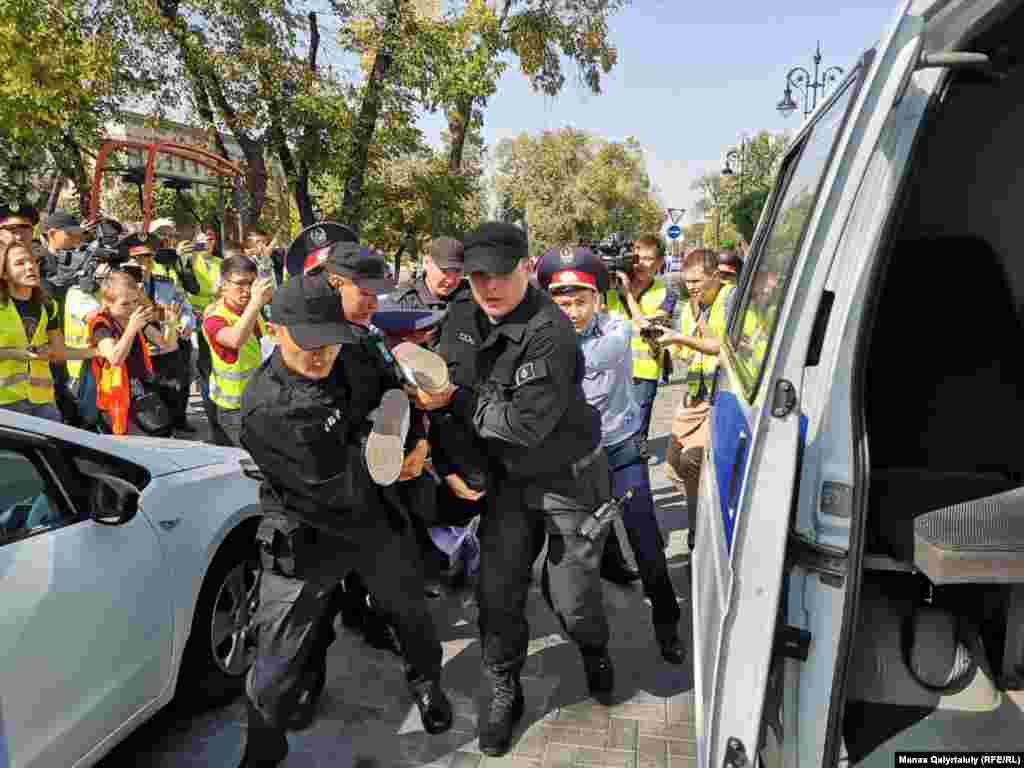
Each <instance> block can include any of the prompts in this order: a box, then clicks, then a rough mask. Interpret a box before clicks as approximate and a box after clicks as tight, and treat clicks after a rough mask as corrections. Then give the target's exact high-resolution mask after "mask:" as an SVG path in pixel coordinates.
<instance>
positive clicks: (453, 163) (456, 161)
mask: <svg viewBox="0 0 1024 768" xmlns="http://www.w3.org/2000/svg"><path fill="white" fill-rule="evenodd" d="M475 102H476V99H474V98H473V97H472V96H468V97H465V98H463V99H462V100H461V101H459V102H458V103H457V104H456V105H455V107H454V108H453V109H452V110H450V111H449V112H448V133H449V135H450V136H451V139H452V148H451V152H450V153H449V155H448V173H450V174H452V175H453V176H454V175H457V174H459V173H461V172H462V153H463V151H464V150H465V148H466V134H467V133H468V132H469V125H470V123H471V122H472V119H473V105H474V103H475Z"/></svg>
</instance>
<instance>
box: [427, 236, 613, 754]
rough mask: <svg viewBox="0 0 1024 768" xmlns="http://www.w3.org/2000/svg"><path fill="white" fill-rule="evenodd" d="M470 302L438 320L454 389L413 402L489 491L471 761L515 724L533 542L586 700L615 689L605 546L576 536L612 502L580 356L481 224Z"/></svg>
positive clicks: (517, 253) (472, 259) (521, 262)
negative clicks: (458, 438) (482, 455)
mask: <svg viewBox="0 0 1024 768" xmlns="http://www.w3.org/2000/svg"><path fill="white" fill-rule="evenodd" d="M464 244H465V261H466V272H467V273H468V274H469V279H470V284H471V287H472V295H471V296H460V297H458V298H456V299H455V300H454V301H452V303H451V304H450V305H449V307H448V316H447V318H446V319H445V322H444V325H443V327H442V330H441V336H440V339H439V345H438V352H439V353H440V354H441V355H442V356H444V357H445V358H446V359H447V360H448V363H449V369H450V375H451V380H452V386H450V387H449V389H448V390H447V391H446V392H444V393H441V394H438V395H430V394H428V393H425V392H423V391H422V390H420V391H419V392H418V393H417V400H418V402H419V404H420V405H421V407H423V408H425V409H428V410H429V409H439V408H447V409H448V410H449V411H450V412H451V413H452V414H453V417H454V418H455V419H457V420H458V421H460V422H462V423H464V424H466V425H468V426H469V427H470V428H471V429H472V431H473V432H474V433H475V434H476V435H477V436H479V437H480V438H481V439H482V443H483V445H484V447H485V450H486V452H487V455H488V456H489V457H490V458H491V459H492V463H493V469H492V471H493V473H494V478H495V479H494V482H493V484H492V485H491V486H490V487H489V490H488V493H487V495H486V496H485V497H484V498H485V499H487V509H486V512H485V513H484V514H483V517H482V519H481V525H480V530H479V536H480V548H481V561H480V575H479V582H478V586H477V599H478V602H479V608H480V618H479V623H480V636H481V644H482V647H483V663H484V672H485V674H486V675H487V676H488V677H489V678H490V679H491V680H492V682H493V695H492V698H491V701H490V704H489V708H488V712H487V713H486V714H485V716H484V717H482V718H481V721H480V734H479V735H480V749H481V751H482V752H484V754H487V755H500V754H504V753H505V752H506V751H507V750H508V748H509V744H510V741H511V737H512V730H513V728H514V727H515V724H516V722H517V721H518V720H519V718H520V717H521V716H522V714H523V691H522V686H521V684H520V681H519V673H520V670H521V669H522V666H523V663H524V662H525V660H526V648H527V642H528V639H529V627H528V625H527V622H526V616H525V613H524V612H525V608H526V597H527V591H528V587H529V583H530V571H531V566H532V564H533V562H534V560H535V559H536V557H537V555H538V554H539V553H540V551H541V549H542V547H543V544H544V540H545V537H546V538H547V541H548V556H547V562H546V563H545V566H544V574H543V583H542V586H543V591H544V595H545V598H546V599H547V601H548V604H549V605H550V606H551V608H552V610H553V611H554V612H555V614H556V615H557V616H558V618H559V620H560V621H561V623H562V626H563V627H564V629H565V631H566V633H567V634H568V635H569V636H570V637H571V638H572V639H573V640H574V641H575V642H576V644H577V645H578V646H579V648H580V651H581V652H582V654H583V661H584V667H585V670H586V673H587V682H588V685H589V688H590V691H591V694H592V695H594V696H595V697H597V698H599V699H604V698H606V697H607V695H608V694H609V693H610V692H611V690H612V687H613V685H614V674H613V669H612V664H611V659H610V658H609V656H608V652H607V644H608V622H607V618H606V616H605V612H604V605H603V603H602V593H601V581H600V574H599V569H600V561H601V552H602V550H603V549H604V543H605V542H604V537H603V536H601V537H599V538H598V540H597V541H590V540H588V539H586V538H584V537H582V536H579V535H578V534H577V530H578V527H579V525H580V523H581V522H582V521H583V520H584V519H585V518H586V517H587V516H588V515H589V514H590V513H591V512H592V511H593V510H594V509H595V508H596V507H598V506H599V505H600V504H602V503H603V502H605V501H607V500H608V499H609V498H610V495H611V489H610V481H609V472H608V461H607V457H606V455H605V453H604V451H603V449H602V448H601V421H600V417H599V415H598V413H597V411H596V410H594V408H593V407H591V406H590V405H588V404H587V401H586V398H585V397H584V395H583V389H582V385H581V382H582V377H583V373H584V363H583V357H582V354H581V352H580V350H579V346H578V344H577V339H576V331H575V329H574V328H573V325H572V323H571V322H570V321H569V319H568V318H567V317H566V316H565V315H564V314H563V313H562V311H561V310H560V309H559V308H558V307H557V306H556V305H555V304H554V302H553V301H552V300H551V298H550V297H549V296H548V295H547V294H546V293H544V292H543V291H541V290H539V289H538V288H536V287H534V286H532V285H530V282H529V277H530V276H529V260H528V259H527V240H526V235H525V233H524V232H523V231H522V230H521V229H519V228H518V227H516V226H514V225H512V224H504V223H499V222H489V223H486V224H483V225H481V226H480V227H479V228H478V229H477V230H475V231H474V232H472V233H470V234H469V235H468V236H467V237H466V238H465V240H464Z"/></svg>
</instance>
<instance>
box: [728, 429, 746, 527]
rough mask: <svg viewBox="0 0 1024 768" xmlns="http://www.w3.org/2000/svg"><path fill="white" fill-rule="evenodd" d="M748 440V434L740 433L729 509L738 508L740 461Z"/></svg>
mask: <svg viewBox="0 0 1024 768" xmlns="http://www.w3.org/2000/svg"><path fill="white" fill-rule="evenodd" d="M747 439H748V435H747V433H746V432H740V439H739V442H738V443H737V444H736V456H735V458H733V460H732V477H730V478H729V509H733V508H735V506H736V494H737V493H738V492H739V489H740V461H741V460H742V459H743V450H744V449H745V448H746V447H747Z"/></svg>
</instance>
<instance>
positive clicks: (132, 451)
mask: <svg viewBox="0 0 1024 768" xmlns="http://www.w3.org/2000/svg"><path fill="white" fill-rule="evenodd" d="M116 442H118V443H119V444H120V445H119V447H123V448H124V453H123V454H122V455H123V456H124V458H126V459H128V460H130V461H134V462H136V463H137V464H142V465H144V466H145V467H146V468H147V469H149V471H150V472H151V473H153V474H169V473H171V472H180V471H183V470H186V469H195V468H196V467H207V466H210V465H211V464H222V463H224V462H230V461H238V460H239V459H243V458H246V457H248V455H249V454H248V452H246V451H243V450H242V449H241V448H226V447H221V446H217V445H209V444H208V443H200V442H195V441H192V440H177V439H174V440H172V439H170V438H163V437H137V436H134V435H131V436H127V437H123V438H121V439H120V440H117V441H116ZM108 450H109V449H108Z"/></svg>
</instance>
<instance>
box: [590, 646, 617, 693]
mask: <svg viewBox="0 0 1024 768" xmlns="http://www.w3.org/2000/svg"><path fill="white" fill-rule="evenodd" d="M583 669H584V670H585V671H586V673H587V688H589V689H590V695H591V696H593V697H594V698H595V699H597V700H598V701H599V702H601V703H602V704H607V703H608V700H609V698H610V697H611V693H612V689H613V688H614V687H615V668H614V667H612V659H611V657H610V656H609V655H608V651H606V650H601V651H596V652H584V654H583Z"/></svg>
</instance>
